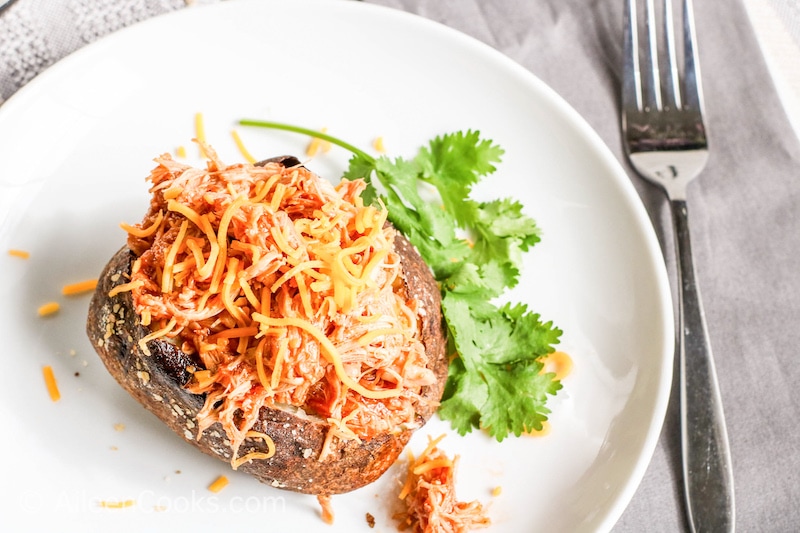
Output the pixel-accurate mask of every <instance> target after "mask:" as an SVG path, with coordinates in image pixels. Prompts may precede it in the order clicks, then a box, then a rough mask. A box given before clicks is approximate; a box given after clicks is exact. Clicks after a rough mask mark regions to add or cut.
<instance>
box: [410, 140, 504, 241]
mask: <svg viewBox="0 0 800 533" xmlns="http://www.w3.org/2000/svg"><path fill="white" fill-rule="evenodd" d="M502 155H503V149H502V148H500V147H499V146H497V145H494V144H492V142H491V141H489V140H484V139H481V137H480V132H478V131H472V130H470V131H467V132H455V133H449V134H446V135H442V136H439V137H436V138H435V139H433V140H432V141H431V142H430V143H429V144H428V146H427V147H423V148H421V149H420V151H419V154H418V155H417V157H416V159H415V161H416V162H417V164H418V165H419V166H420V169H421V175H420V179H421V180H423V181H427V182H429V183H431V184H433V185H434V186H435V187H436V188H437V189H438V191H439V194H440V195H441V198H442V202H443V203H444V206H445V210H446V211H447V212H448V213H450V214H452V215H453V216H454V217H455V220H456V222H457V223H458V224H459V225H460V226H462V227H463V226H466V225H468V224H470V223H471V222H472V215H473V214H474V209H473V208H472V206H467V205H465V203H464V201H465V199H467V198H468V197H469V194H470V191H471V189H472V186H473V185H474V184H475V183H477V182H478V181H479V180H480V179H481V178H482V177H483V176H486V175H488V174H491V173H493V172H494V171H495V170H496V168H495V166H494V164H495V163H499V162H500V158H501V156H502Z"/></svg>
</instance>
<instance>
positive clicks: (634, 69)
mask: <svg viewBox="0 0 800 533" xmlns="http://www.w3.org/2000/svg"><path fill="white" fill-rule="evenodd" d="M637 19H638V17H637V16H636V0H627V2H625V17H624V21H623V24H624V35H623V53H624V55H625V56H624V60H623V64H622V105H623V107H624V108H625V109H627V110H636V111H642V108H643V104H642V75H641V70H640V69H639V31H638V29H637V22H636V21H637Z"/></svg>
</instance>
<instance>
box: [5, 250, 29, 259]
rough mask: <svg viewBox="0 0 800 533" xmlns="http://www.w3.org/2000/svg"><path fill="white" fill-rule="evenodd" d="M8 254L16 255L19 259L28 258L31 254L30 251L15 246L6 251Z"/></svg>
mask: <svg viewBox="0 0 800 533" xmlns="http://www.w3.org/2000/svg"><path fill="white" fill-rule="evenodd" d="M8 255H10V256H12V257H18V258H20V259H30V257H31V254H30V252H26V251H25V250H18V249H16V248H12V249H10V250H9V251H8Z"/></svg>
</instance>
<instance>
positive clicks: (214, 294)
mask: <svg viewBox="0 0 800 533" xmlns="http://www.w3.org/2000/svg"><path fill="white" fill-rule="evenodd" d="M201 146H202V147H203V150H204V152H205V153H206V154H207V156H208V161H207V165H206V168H204V169H200V168H193V167H190V166H188V165H186V164H183V163H179V162H177V161H175V160H174V159H172V157H170V156H169V154H164V155H162V156H161V157H159V158H157V160H156V161H157V167H156V168H155V169H154V170H153V171H152V172H151V175H150V177H149V179H150V181H151V183H152V186H151V193H152V195H153V198H152V201H151V203H150V210H149V212H148V213H147V214H146V215H145V217H144V219H143V220H142V222H141V223H139V224H133V225H123V227H124V228H125V229H126V230H127V231H128V246H129V247H130V249H131V250H132V251H133V252H134V254H135V256H136V259H135V261H134V262H133V264H132V267H131V274H130V279H120V280H118V282H119V285H117V286H116V287H114V288H113V289H112V290H111V291H110V293H109V295H110V296H114V295H118V294H120V293H122V292H130V293H131V296H132V298H133V303H134V308H135V309H136V312H137V314H138V316H139V317H140V319H141V322H142V324H143V325H146V326H149V328H150V333H149V334H148V335H146V336H145V337H144V338H143V339H141V341H140V346H141V348H142V350H143V352H144V353H145V354H147V353H149V352H148V351H147V343H148V342H150V341H153V340H156V339H169V340H170V342H174V343H175V344H177V345H178V346H181V349H182V350H184V351H185V352H186V353H187V354H189V355H192V356H193V357H195V358H196V360H197V361H198V362H199V365H198V368H197V369H195V371H194V373H193V377H192V380H191V381H190V383H189V384H188V386H187V387H188V389H189V390H190V391H191V392H193V393H195V394H204V395H205V397H206V400H205V404H204V406H203V408H202V409H201V411H200V413H199V414H198V417H197V438H199V437H200V436H201V435H202V433H203V432H204V431H205V430H206V429H207V428H209V427H210V426H211V425H212V424H214V423H216V422H219V423H220V424H221V425H222V427H223V429H224V430H225V433H226V435H227V437H228V439H229V441H230V443H231V448H232V450H233V454H232V459H231V465H232V466H233V467H234V468H237V467H238V466H240V465H241V464H244V463H245V462H248V461H255V460H268V459H269V457H271V456H272V455H273V454H274V453H275V445H274V443H273V442H272V439H271V438H270V437H269V436H268V435H265V434H263V433H253V425H254V424H255V422H256V421H257V419H258V413H259V410H260V408H261V407H262V406H270V405H274V404H282V405H291V406H295V407H298V408H301V409H303V410H304V411H305V412H307V413H310V414H313V415H315V416H318V417H321V418H323V419H325V420H328V421H329V424H330V429H329V431H328V434H327V438H326V446H325V447H324V448H323V450H322V451H321V453H320V455H319V459H320V460H324V459H325V457H326V455H327V450H328V447H329V446H330V445H331V444H332V443H333V442H334V441H336V440H359V439H365V438H367V439H368V438H371V437H372V436H374V435H376V434H378V433H384V432H386V431H391V430H392V428H396V427H414V425H416V424H417V423H418V422H417V419H416V415H415V413H416V407H415V406H416V404H417V403H418V402H421V401H424V400H422V397H421V396H420V393H421V391H422V387H424V386H426V385H429V384H431V383H433V382H434V381H435V376H434V375H433V372H432V371H431V370H429V369H428V368H427V365H428V358H427V354H426V353H425V349H424V346H423V345H422V342H421V340H420V338H419V323H418V320H419V318H418V315H417V312H416V309H417V306H418V305H419V304H418V303H417V302H415V301H412V300H409V299H408V298H407V296H406V295H405V293H404V291H402V289H401V288H402V286H403V284H402V283H401V276H402V267H401V263H400V258H399V256H398V255H397V253H396V252H395V250H394V246H393V244H394V236H395V230H394V229H393V228H391V227H390V226H387V225H386V217H387V213H386V210H385V208H383V207H382V206H372V205H369V206H365V205H363V202H362V200H361V197H360V194H361V191H362V190H363V189H364V187H365V186H366V185H365V183H364V182H363V181H360V180H355V181H342V182H341V183H340V184H339V185H336V186H334V185H333V184H331V183H329V182H327V181H324V180H322V179H321V178H319V177H318V176H316V175H314V174H313V173H311V172H310V171H308V170H307V169H306V168H304V167H284V166H283V165H282V164H280V163H274V162H271V163H267V164H265V165H264V166H263V167H261V166H254V165H252V164H249V163H247V164H236V165H229V166H226V165H224V164H223V163H222V162H221V161H220V160H219V159H218V157H217V155H216V153H215V152H214V151H213V150H212V149H211V148H210V147H208V146H205V145H204V144H202V143H201ZM248 437H249V438H253V439H260V440H261V441H263V443H264V445H266V450H265V449H264V446H260V447H259V448H258V449H256V450H255V451H251V452H249V453H243V454H242V455H241V456H240V454H239V449H240V447H241V446H242V445H243V443H244V441H245V439H247V438H248Z"/></svg>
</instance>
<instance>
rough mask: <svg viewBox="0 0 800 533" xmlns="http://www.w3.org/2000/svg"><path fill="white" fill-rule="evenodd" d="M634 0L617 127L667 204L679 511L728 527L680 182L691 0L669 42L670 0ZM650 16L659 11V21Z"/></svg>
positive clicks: (692, 158) (690, 160)
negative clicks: (675, 305) (671, 237)
mask: <svg viewBox="0 0 800 533" xmlns="http://www.w3.org/2000/svg"><path fill="white" fill-rule="evenodd" d="M640 1H644V2H645V5H644V22H643V24H641V25H642V26H643V27H644V28H645V33H646V38H645V39H643V40H644V41H646V42H645V43H642V44H643V45H644V46H642V47H641V49H640V46H639V45H640V42H639V25H640V24H639V18H638V16H637V0H626V2H627V4H626V9H625V35H624V65H623V67H624V68H623V82H622V132H623V138H624V145H625V151H626V153H627V155H628V159H629V160H630V162H631V164H632V166H633V167H634V169H636V171H637V172H638V173H639V174H640V175H641V176H643V177H644V178H647V179H648V180H649V181H651V182H653V183H656V184H658V185H660V186H661V187H662V188H663V189H664V191H665V192H666V194H667V198H668V200H669V204H670V208H671V211H672V219H673V224H674V233H675V251H676V254H677V263H678V276H677V278H678V294H679V313H680V317H679V328H680V335H679V340H678V342H679V357H680V404H681V447H682V456H683V480H684V495H685V500H686V512H687V518H688V521H689V525H690V527H691V530H692V531H693V532H694V531H713V532H718V531H731V532H732V531H733V530H734V515H735V512H734V497H733V470H732V467H731V459H730V449H729V446H728V436H727V430H726V427H725V419H724V416H723V410H722V400H721V398H720V392H719V385H718V383H717V376H716V371H715V368H714V359H713V356H712V353H711V344H710V342H709V336H708V331H707V328H706V321H705V315H704V312H703V305H702V301H701V299H700V291H699V289H698V286H697V280H696V272H695V268H694V263H693V260H692V250H691V243H690V240H689V218H688V211H687V205H686V190H687V185H688V184H689V182H690V181H692V180H693V179H694V178H695V177H697V175H698V174H699V173H700V172H701V170H702V169H703V168H704V167H705V165H706V161H707V160H708V154H709V151H708V141H707V137H706V126H705V123H704V121H703V97H702V90H701V87H700V66H699V63H698V58H697V48H696V46H695V43H696V40H697V39H696V37H695V27H694V17H693V13H692V3H691V0H683V25H682V27H683V41H682V43H676V40H675V28H674V20H673V6H672V0H663V4H661V5H660V6H659V7H660V8H661V9H660V13H657V11H656V5H655V2H654V0H640ZM659 15H660V17H659ZM658 18H661V20H662V24H661V25H660V27H658V26H657V24H656V19H658ZM676 44H677V45H679V46H680V45H682V49H683V65H680V64H679V63H678V60H677V57H678V54H677V53H676V48H677V46H676ZM640 53H641V54H643V57H642V58H640ZM641 66H644V68H640V67H641ZM681 66H682V67H683V69H682V72H683V75H682V76H681V75H680V72H681ZM662 80H663V82H662Z"/></svg>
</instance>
